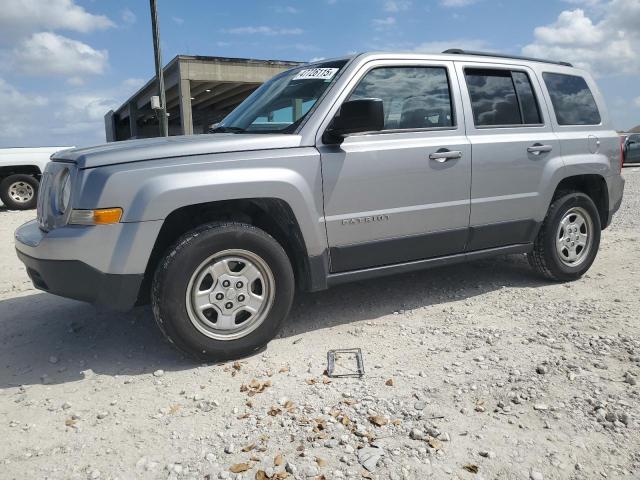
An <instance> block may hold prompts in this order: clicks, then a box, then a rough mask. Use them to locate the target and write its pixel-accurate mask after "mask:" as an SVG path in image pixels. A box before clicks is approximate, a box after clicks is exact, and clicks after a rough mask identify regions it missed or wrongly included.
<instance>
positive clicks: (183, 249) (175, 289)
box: [151, 223, 295, 361]
mask: <svg viewBox="0 0 640 480" xmlns="http://www.w3.org/2000/svg"><path fill="white" fill-rule="evenodd" d="M229 249H242V250H246V251H249V252H251V253H253V254H255V255H257V256H259V257H260V258H261V259H262V260H264V262H265V263H266V264H267V265H268V267H269V269H270V270H271V272H272V274H273V283H274V297H273V303H272V304H271V308H270V310H268V311H267V312H266V317H264V320H263V321H262V323H260V324H259V326H258V327H257V328H256V329H255V330H253V331H251V332H250V333H248V334H247V335H246V336H243V337H241V338H238V339H232V340H218V339H214V338H210V337H208V336H207V335H205V334H203V333H202V332H201V331H200V330H199V329H198V328H196V326H195V325H194V323H193V322H192V321H191V318H190V316H189V312H188V307H187V299H186V298H187V289H188V285H189V281H190V279H191V277H192V275H193V274H194V272H196V270H197V269H198V268H199V267H200V266H201V265H202V264H203V262H205V261H206V260H207V259H209V258H210V257H211V256H212V255H215V254H216V253H218V252H222V251H224V250H229ZM294 291H295V281H294V275H293V269H292V267H291V262H290V261H289V257H288V256H287V254H286V252H285V251H284V249H283V248H282V246H281V245H280V244H279V243H278V242H277V241H276V240H275V239H274V238H273V237H271V236H270V235H268V234H267V233H265V232H264V231H262V230H260V229H258V228H256V227H254V226H252V225H247V224H243V223H211V224H206V225H202V226H201V227H198V228H196V229H195V230H192V231H190V232H188V233H186V234H185V235H184V236H182V237H181V238H180V239H179V240H178V241H177V242H176V243H175V244H174V245H173V246H172V247H171V248H169V250H168V251H167V253H166V255H165V256H164V258H163V259H162V260H161V262H160V264H159V266H158V267H157V269H156V272H155V275H154V278H153V284H152V288H151V303H152V307H153V313H154V317H155V319H156V323H157V324H158V326H159V327H160V330H161V331H162V332H163V334H164V335H165V336H166V337H167V339H168V340H169V341H170V342H171V343H172V344H173V345H174V346H175V347H177V348H178V349H179V350H181V351H182V352H183V353H185V354H187V355H188V356H190V357H192V358H195V359H197V360H199V361H222V360H229V359H235V358H239V357H243V356H246V355H250V354H251V353H253V352H255V351H257V350H259V349H260V348H262V347H263V346H264V345H266V344H267V343H268V342H269V340H271V339H272V338H273V337H274V336H275V335H276V333H277V332H278V331H279V329H280V327H281V325H282V322H283V321H284V320H285V318H286V317H287V315H288V314H289V310H290V308H291V303H292V301H293V295H294Z"/></svg>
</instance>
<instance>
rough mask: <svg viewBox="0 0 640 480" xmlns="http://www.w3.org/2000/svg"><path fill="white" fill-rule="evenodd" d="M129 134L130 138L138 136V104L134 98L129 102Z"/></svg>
mask: <svg viewBox="0 0 640 480" xmlns="http://www.w3.org/2000/svg"><path fill="white" fill-rule="evenodd" d="M129 134H130V135H131V138H138V104H137V102H136V101H135V100H133V101H131V102H129Z"/></svg>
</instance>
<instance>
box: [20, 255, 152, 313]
mask: <svg viewBox="0 0 640 480" xmlns="http://www.w3.org/2000/svg"><path fill="white" fill-rule="evenodd" d="M17 253H18V258H19V259H20V260H21V261H22V263H24V265H25V266H26V267H27V274H28V275H29V278H30V279H31V281H32V282H33V286H34V287H36V288H37V289H39V290H44V291H45V292H49V293H53V294H54V295H60V296H61V297H67V298H73V299H75V300H82V301H84V302H89V303H93V304H96V305H101V306H104V307H108V308H109V309H112V310H118V311H127V310H130V309H131V308H132V307H133V306H134V305H135V303H136V300H137V299H138V292H139V291H140V285H141V284H142V279H143V278H144V275H143V274H139V275H135V274H129V275H126V274H120V275H118V274H109V273H102V272H100V271H98V270H96V269H95V268H93V267H90V266H89V265H87V264H86V263H83V262H80V261H78V260H43V259H39V258H33V257H30V256H28V255H25V254H24V253H22V252H20V251H19V250H17Z"/></svg>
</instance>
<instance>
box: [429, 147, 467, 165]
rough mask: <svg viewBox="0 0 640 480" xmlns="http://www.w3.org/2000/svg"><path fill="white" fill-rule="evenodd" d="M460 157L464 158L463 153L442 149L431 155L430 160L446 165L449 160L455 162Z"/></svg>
mask: <svg viewBox="0 0 640 480" xmlns="http://www.w3.org/2000/svg"><path fill="white" fill-rule="evenodd" d="M460 157H462V152H460V151H458V150H447V149H446V148H441V149H440V150H438V151H437V152H433V153H431V154H429V160H435V161H436V162H440V163H444V162H446V161H447V160H454V159H456V158H460Z"/></svg>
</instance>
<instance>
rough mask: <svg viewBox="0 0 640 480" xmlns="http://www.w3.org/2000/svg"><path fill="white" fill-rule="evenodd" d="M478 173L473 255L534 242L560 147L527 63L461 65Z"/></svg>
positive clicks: (559, 159) (559, 160) (471, 231)
mask: <svg viewBox="0 0 640 480" xmlns="http://www.w3.org/2000/svg"><path fill="white" fill-rule="evenodd" d="M456 70H457V73H458V77H459V78H460V79H461V80H460V85H461V88H462V90H463V108H464V112H465V117H466V119H467V137H468V138H469V141H470V142H471V149H472V156H473V176H472V183H471V212H470V222H469V241H468V245H467V251H475V250H482V249H486V248H494V247H501V246H506V245H515V244H523V243H528V242H531V241H532V240H533V238H534V236H535V234H536V232H537V226H538V225H539V223H540V222H541V221H542V220H543V219H544V215H545V213H546V210H547V206H546V205H545V203H546V199H545V198H544V195H543V193H544V191H545V186H546V183H548V182H549V179H550V178H549V176H550V175H551V173H552V172H553V171H554V170H555V169H556V165H562V156H561V152H560V144H559V140H558V138H557V136H556V135H555V133H554V132H553V129H552V127H551V121H550V118H549V111H548V108H547V106H546V103H545V101H544V98H543V96H542V94H541V89H540V84H539V82H538V80H537V77H536V75H535V73H534V72H533V71H532V70H531V69H529V68H528V67H526V66H521V65H518V66H515V65H513V66H512V65H505V64H491V63H484V62H456Z"/></svg>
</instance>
